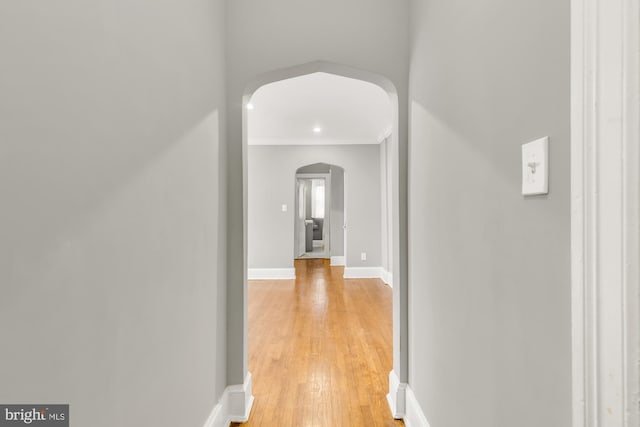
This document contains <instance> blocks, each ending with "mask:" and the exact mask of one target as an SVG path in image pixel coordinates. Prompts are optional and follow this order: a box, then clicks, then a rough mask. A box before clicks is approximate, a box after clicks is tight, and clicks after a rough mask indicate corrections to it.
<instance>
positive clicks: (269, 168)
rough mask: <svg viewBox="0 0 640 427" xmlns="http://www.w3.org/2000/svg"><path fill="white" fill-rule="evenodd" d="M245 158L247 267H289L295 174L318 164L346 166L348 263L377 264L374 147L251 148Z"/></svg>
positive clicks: (376, 157)
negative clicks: (247, 223) (362, 256)
mask: <svg viewBox="0 0 640 427" xmlns="http://www.w3.org/2000/svg"><path fill="white" fill-rule="evenodd" d="M248 155H249V204H248V206H249V230H248V231H249V268H290V267H293V257H294V247H293V246H294V218H295V210H294V206H295V176H296V170H297V169H298V168H299V167H301V166H304V165H308V164H310V163H315V162H317V161H322V162H324V163H329V164H338V165H340V167H343V168H344V173H345V176H346V178H345V185H346V188H345V191H346V193H347V205H346V212H347V223H348V230H347V251H348V252H347V255H346V258H347V259H346V261H347V265H348V266H350V267H369V266H374V267H377V266H380V233H379V230H380V175H379V168H378V165H379V163H380V159H379V155H380V153H379V148H378V146H377V145H345V146H338V145H323V146H257V145H252V146H249V153H248ZM273 165H277V167H273ZM283 204H286V205H287V206H288V209H287V212H282V209H281V207H282V205H283ZM332 223H333V218H332ZM332 238H333V237H332ZM361 252H367V260H366V261H361V260H360V253H361Z"/></svg>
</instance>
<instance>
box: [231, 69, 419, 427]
mask: <svg viewBox="0 0 640 427" xmlns="http://www.w3.org/2000/svg"><path fill="white" fill-rule="evenodd" d="M318 72H322V73H328V74H332V75H336V76H342V77H347V78H350V79H355V80H359V81H363V82H369V83H372V84H374V85H376V86H377V87H379V88H381V89H382V90H383V91H384V92H385V93H386V95H387V97H388V99H389V102H390V104H391V124H392V125H391V127H390V129H389V132H388V134H387V135H385V136H384V138H382V139H384V141H385V145H386V147H385V153H387V154H386V155H387V158H386V164H387V166H388V169H387V172H386V175H387V178H388V180H387V181H386V183H387V186H388V189H387V190H388V191H387V194H386V197H388V200H389V202H390V203H389V209H388V211H387V221H388V233H387V239H388V241H387V243H388V248H389V250H388V264H389V267H388V268H389V270H390V271H388V272H386V274H385V275H386V277H387V280H388V281H389V282H390V283H392V284H393V370H392V371H391V373H390V376H389V383H390V387H389V394H388V396H387V397H388V400H389V404H390V406H391V409H392V413H393V415H394V416H396V417H401V416H402V415H403V411H404V409H403V408H404V393H403V390H404V389H403V385H404V384H405V383H406V381H407V376H408V375H407V366H408V362H407V349H406V346H404V348H403V347H401V345H400V343H401V342H407V320H406V318H407V303H406V301H407V289H406V277H404V275H403V274H402V273H403V271H404V270H403V269H401V260H400V252H401V251H400V248H401V244H402V245H404V244H405V243H406V241H405V240H406V236H405V237H404V238H403V239H402V241H401V233H400V206H399V205H400V203H399V199H400V193H401V189H400V176H399V175H400V174H399V163H400V161H399V136H398V135H399V131H398V94H397V91H396V89H395V87H394V85H393V84H392V83H391V82H390V81H389V80H388V79H386V78H385V77H382V76H379V75H376V74H372V73H369V72H366V71H362V70H357V69H353V68H350V67H345V66H342V65H338V64H332V63H327V62H322V61H317V62H313V63H309V64H304V65H301V66H296V67H292V68H287V69H282V70H278V71H274V72H271V73H267V74H264V75H262V76H260V77H258V78H257V79H255V80H254V81H253V82H252V83H251V84H249V85H248V86H247V87H246V90H245V92H244V96H243V106H244V107H246V108H243V111H242V116H243V122H242V127H243V176H244V185H243V199H244V219H243V223H244V226H243V231H244V233H243V234H244V236H245V240H244V245H243V247H244V248H243V258H244V266H245V271H244V278H245V279H244V284H243V289H242V295H243V298H242V299H243V312H242V319H243V321H242V331H243V337H242V343H243V360H242V366H243V367H244V368H243V371H244V372H245V383H244V385H243V386H242V390H241V391H242V393H243V395H242V396H243V397H241V399H243V400H244V402H245V406H246V405H248V404H249V402H250V398H251V391H250V390H251V388H250V387H251V376H250V374H249V373H248V361H247V349H248V343H247V323H248V320H247V277H248V273H249V272H248V270H247V266H248V262H247V261H248V244H247V237H246V236H247V230H248V208H247V205H248V203H247V202H248V178H247V170H248V151H249V150H248V146H249V127H248V119H249V114H250V113H251V110H250V108H249V107H250V105H249V104H250V101H251V98H252V96H253V95H254V93H255V92H256V91H257V90H258V89H259V88H261V87H262V86H265V85H268V84H269V83H273V82H279V81H282V80H286V79H290V78H294V77H297V76H304V75H308V74H312V73H318ZM292 193H294V192H292ZM284 205H285V204H282V210H283V211H286V210H287V209H288V208H289V207H288V206H284ZM292 240H293V239H291V241H292ZM290 253H291V252H290ZM345 258H347V259H348V256H346V257H345ZM362 258H363V259H364V258H365V257H364V256H363V257H362ZM347 263H348V261H347ZM367 271H368V273H367V274H370V270H367ZM247 415H248V413H247Z"/></svg>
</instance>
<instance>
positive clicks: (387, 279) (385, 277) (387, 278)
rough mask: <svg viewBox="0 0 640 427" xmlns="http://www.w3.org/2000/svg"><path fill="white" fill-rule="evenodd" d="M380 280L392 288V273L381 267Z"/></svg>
mask: <svg viewBox="0 0 640 427" xmlns="http://www.w3.org/2000/svg"><path fill="white" fill-rule="evenodd" d="M380 278H381V279H382V281H383V282H384V283H386V284H387V285H389V286H390V287H392V288H393V274H391V272H390V271H387V270H385V269H384V268H383V269H382V274H381V277H380Z"/></svg>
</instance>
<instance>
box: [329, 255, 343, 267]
mask: <svg viewBox="0 0 640 427" xmlns="http://www.w3.org/2000/svg"><path fill="white" fill-rule="evenodd" d="M344 264H345V257H344V256H332V257H331V266H332V267H336V266H342V265H344Z"/></svg>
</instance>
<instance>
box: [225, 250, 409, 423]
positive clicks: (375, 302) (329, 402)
mask: <svg viewBox="0 0 640 427" xmlns="http://www.w3.org/2000/svg"><path fill="white" fill-rule="evenodd" d="M295 267H296V277H297V279H296V280H295V281H259V282H258V281H253V282H250V283H249V370H250V372H251V373H252V375H253V393H254V396H255V399H256V400H255V403H254V406H253V410H252V413H251V417H250V418H249V422H248V423H246V424H243V425H247V426H318V427H322V426H402V425H404V424H403V423H402V422H401V421H394V420H393V419H392V417H391V414H390V412H389V405H388V403H387V401H386V397H385V395H386V393H387V391H388V384H387V381H388V380H387V376H388V373H389V371H390V370H391V366H392V345H391V338H392V321H391V289H390V288H388V287H387V286H385V285H384V284H383V283H382V282H381V281H380V280H378V279H357V280H356V279H351V280H347V281H345V280H344V279H343V278H342V275H343V270H344V268H343V267H330V266H329V261H328V260H322V259H311V260H296V261H295ZM232 425H236V426H238V425H240V424H232Z"/></svg>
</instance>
